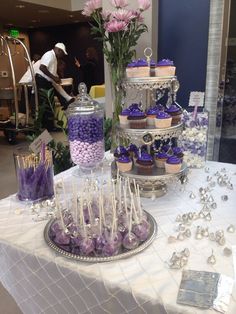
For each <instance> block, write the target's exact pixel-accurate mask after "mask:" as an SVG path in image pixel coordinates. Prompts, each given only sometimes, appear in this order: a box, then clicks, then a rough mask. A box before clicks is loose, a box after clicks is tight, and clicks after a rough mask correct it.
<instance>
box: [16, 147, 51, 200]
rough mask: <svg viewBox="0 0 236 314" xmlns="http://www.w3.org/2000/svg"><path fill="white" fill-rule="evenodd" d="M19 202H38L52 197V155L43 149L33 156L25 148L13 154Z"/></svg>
mask: <svg viewBox="0 0 236 314" xmlns="http://www.w3.org/2000/svg"><path fill="white" fill-rule="evenodd" d="M14 162H15V169H16V177H17V183H18V192H17V197H18V199H19V200H20V201H33V202H34V201H40V200H44V199H50V198H52V197H53V196H54V183H53V176H54V174H53V162H52V153H51V151H49V150H47V149H43V150H42V151H41V152H40V153H39V154H34V153H32V152H30V151H29V150H27V149H26V148H18V149H17V150H16V151H15V152H14Z"/></svg>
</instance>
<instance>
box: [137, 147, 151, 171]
mask: <svg viewBox="0 0 236 314" xmlns="http://www.w3.org/2000/svg"><path fill="white" fill-rule="evenodd" d="M136 166H137V170H138V174H152V171H153V167H154V161H153V158H152V156H151V155H150V154H148V153H146V152H142V153H141V154H140V155H139V156H138V159H137V161H136Z"/></svg>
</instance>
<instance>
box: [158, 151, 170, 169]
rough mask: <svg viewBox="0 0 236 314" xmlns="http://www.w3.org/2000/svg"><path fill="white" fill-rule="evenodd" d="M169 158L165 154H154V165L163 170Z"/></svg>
mask: <svg viewBox="0 0 236 314" xmlns="http://www.w3.org/2000/svg"><path fill="white" fill-rule="evenodd" d="M169 157H170V156H169V155H168V154H167V153H166V152H163V151H162V152H158V153H156V154H155V163H156V166H157V168H165V162H166V160H167V159H168V158H169Z"/></svg>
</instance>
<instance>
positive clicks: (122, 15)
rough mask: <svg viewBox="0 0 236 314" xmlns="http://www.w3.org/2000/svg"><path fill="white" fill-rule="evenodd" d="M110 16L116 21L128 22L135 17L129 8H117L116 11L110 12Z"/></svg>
mask: <svg viewBox="0 0 236 314" xmlns="http://www.w3.org/2000/svg"><path fill="white" fill-rule="evenodd" d="M112 16H113V17H114V18H115V19H116V20H118V21H124V22H126V23H128V22H129V21H130V20H132V19H133V18H135V16H134V15H133V12H132V11H130V10H124V9H118V10H117V11H116V12H113V13H112Z"/></svg>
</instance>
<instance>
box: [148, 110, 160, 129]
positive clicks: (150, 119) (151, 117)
mask: <svg viewBox="0 0 236 314" xmlns="http://www.w3.org/2000/svg"><path fill="white" fill-rule="evenodd" d="M158 112H159V110H158V108H157V107H156V106H154V107H151V108H149V109H148V110H147V112H146V114H147V125H148V126H155V118H156V115H157V114H158Z"/></svg>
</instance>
